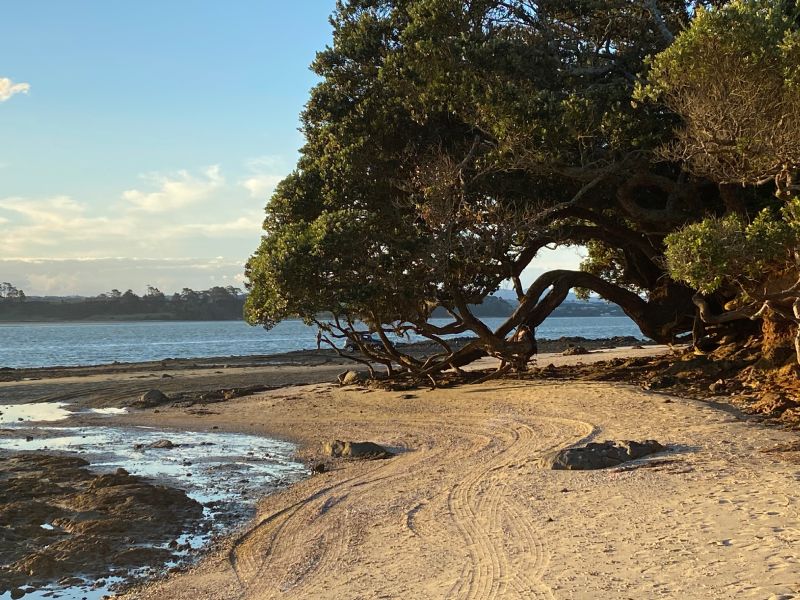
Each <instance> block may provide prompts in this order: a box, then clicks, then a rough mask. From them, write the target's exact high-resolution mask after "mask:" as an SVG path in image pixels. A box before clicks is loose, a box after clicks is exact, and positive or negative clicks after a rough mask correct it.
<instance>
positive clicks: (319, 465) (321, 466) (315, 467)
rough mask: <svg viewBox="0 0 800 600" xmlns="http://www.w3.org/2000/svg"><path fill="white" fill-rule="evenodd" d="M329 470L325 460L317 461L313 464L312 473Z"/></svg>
mask: <svg viewBox="0 0 800 600" xmlns="http://www.w3.org/2000/svg"><path fill="white" fill-rule="evenodd" d="M327 470H328V468H327V467H326V466H325V463H324V462H321V463H315V464H313V465H311V472H312V473H324V472H325V471H327Z"/></svg>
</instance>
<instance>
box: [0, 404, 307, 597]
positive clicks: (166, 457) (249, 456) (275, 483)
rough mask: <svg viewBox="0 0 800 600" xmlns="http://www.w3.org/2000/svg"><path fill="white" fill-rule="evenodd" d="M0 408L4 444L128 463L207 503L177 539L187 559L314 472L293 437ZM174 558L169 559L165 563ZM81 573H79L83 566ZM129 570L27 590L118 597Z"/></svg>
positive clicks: (102, 463) (65, 410)
mask: <svg viewBox="0 0 800 600" xmlns="http://www.w3.org/2000/svg"><path fill="white" fill-rule="evenodd" d="M0 413H2V417H3V421H2V423H4V424H5V425H6V429H5V434H6V435H5V436H4V437H0V449H2V450H6V451H24V452H37V451H42V452H48V453H59V454H61V453H66V454H72V455H78V456H80V457H81V458H83V459H85V460H87V461H89V462H90V464H91V466H90V468H91V470H93V471H97V472H98V473H106V472H109V473H110V472H114V471H115V470H116V469H119V468H123V469H125V470H126V471H128V472H129V473H131V474H132V475H138V476H142V477H147V478H149V479H150V480H153V481H155V482H158V483H161V484H164V485H168V486H170V487H174V488H180V489H182V490H184V491H185V492H186V494H187V495H188V496H189V497H191V498H193V499H194V500H196V501H198V502H200V503H201V504H202V505H203V523H201V526H199V527H196V528H193V529H192V531H187V532H186V533H185V534H184V535H182V536H180V537H179V538H178V539H176V540H175V541H174V542H173V544H172V546H173V548H174V546H175V545H176V544H177V546H178V549H179V552H178V555H179V556H181V557H183V560H190V559H191V556H192V555H193V554H192V551H193V550H196V549H199V548H202V547H203V546H204V545H205V544H207V543H208V541H209V540H210V539H211V538H212V537H213V536H214V535H216V534H219V533H222V532H224V531H227V530H229V529H230V528H231V527H232V526H235V525H237V524H240V523H243V522H244V521H245V520H246V519H247V518H249V517H251V516H252V515H253V513H254V505H255V502H256V500H257V499H258V498H259V497H261V496H263V495H265V494H268V493H270V492H272V491H275V490H277V489H280V488H282V487H285V486H287V485H289V484H290V483H292V482H295V481H298V480H299V479H302V478H303V477H304V476H306V475H307V473H308V470H307V468H306V467H305V466H304V465H303V464H302V463H299V462H297V461H295V460H294V459H293V455H294V452H295V446H294V445H293V444H290V443H288V442H283V441H280V440H273V439H270V438H265V437H259V436H254V435H245V434H231V433H218V432H192V431H170V430H163V429H157V428H152V427H103V426H91V427H64V426H57V425H52V424H49V423H47V422H48V421H49V422H52V421H57V420H59V419H65V418H67V417H69V416H70V415H71V414H73V413H72V412H71V411H70V410H69V405H67V404H65V403H50V404H49V405H46V406H43V405H42V404H39V405H32V404H29V405H18V406H13V407H9V406H3V405H0ZM19 419H23V420H22V421H20V420H19ZM34 422H35V424H34ZM42 423H44V424H42ZM9 425H10V427H9ZM17 426H19V427H24V429H20V431H19V435H15V434H16V432H15V431H14V430H15V429H16V427H17ZM164 440H168V441H169V443H166V442H165V441H164ZM158 442H160V443H158ZM158 446H166V447H158ZM49 526H50V524H49V523H42V527H44V528H48V527H49ZM165 547H166V546H165ZM175 564H176V563H175V562H170V563H167V564H165V565H164V568H168V567H170V566H174V565H175ZM156 572H157V571H149V570H145V571H142V572H135V573H133V575H134V577H135V576H140V577H147V576H152V575H154V574H156ZM74 575H75V576H77V577H80V573H75V574H74ZM130 577H131V573H130V572H125V573H124V574H122V576H120V574H119V573H118V572H117V573H109V577H107V578H105V579H104V580H103V581H102V583H100V584H99V585H98V586H97V587H94V585H95V582H94V581H85V582H83V583H82V584H80V585H73V586H71V587H64V586H59V585H57V584H54V585H52V586H48V587H46V588H41V587H40V588H38V589H36V590H34V589H30V590H27V589H26V588H24V587H23V588H21V589H22V591H25V592H26V594H25V596H24V598H31V599H34V598H36V599H38V598H61V599H62V600H73V599H75V600H79V599H81V598H86V599H87V600H96V599H100V598H103V597H104V596H106V595H112V596H113V592H112V591H111V589H112V588H113V586H114V585H116V584H119V583H120V582H121V581H124V580H125V579H130ZM6 598H11V594H10V592H6V593H5V594H0V600H5V599H6Z"/></svg>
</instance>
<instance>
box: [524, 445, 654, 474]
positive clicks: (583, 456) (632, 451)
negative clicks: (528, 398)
mask: <svg viewBox="0 0 800 600" xmlns="http://www.w3.org/2000/svg"><path fill="white" fill-rule="evenodd" d="M664 450H666V448H665V447H664V446H662V445H661V444H659V443H658V442H657V441H655V440H645V441H643V442H634V441H630V440H626V441H612V440H606V441H604V442H599V443H598V442H592V443H589V444H586V445H585V446H581V447H578V448H564V449H562V450H556V451H555V452H552V453H550V454H548V455H546V456H544V457H543V458H542V459H540V461H539V466H541V467H543V468H546V469H555V470H567V471H581V470H589V469H606V468H608V467H616V466H617V465H620V464H622V463H624V462H628V461H631V460H636V459H637V458H642V457H643V456H647V455H648V454H655V453H656V452H663V451H664Z"/></svg>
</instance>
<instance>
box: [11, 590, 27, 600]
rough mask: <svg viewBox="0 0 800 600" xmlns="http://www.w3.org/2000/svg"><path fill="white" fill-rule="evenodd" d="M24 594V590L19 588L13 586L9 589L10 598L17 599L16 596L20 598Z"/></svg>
mask: <svg viewBox="0 0 800 600" xmlns="http://www.w3.org/2000/svg"><path fill="white" fill-rule="evenodd" d="M24 595H25V592H23V591H22V590H21V589H19V588H14V589H13V590H11V600H17V599H18V598H22V597H23V596H24Z"/></svg>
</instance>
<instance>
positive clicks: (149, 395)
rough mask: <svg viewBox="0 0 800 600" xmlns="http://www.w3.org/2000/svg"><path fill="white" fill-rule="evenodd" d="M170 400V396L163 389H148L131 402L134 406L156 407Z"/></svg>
mask: <svg viewBox="0 0 800 600" xmlns="http://www.w3.org/2000/svg"><path fill="white" fill-rule="evenodd" d="M167 402H169V398H168V397H167V396H166V394H164V392H162V391H161V390H147V391H146V392H145V393H144V394H142V395H141V396H139V398H138V400H134V401H133V402H131V403H130V406H131V407H132V408H155V407H156V406H161V405H163V404H166V403H167Z"/></svg>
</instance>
